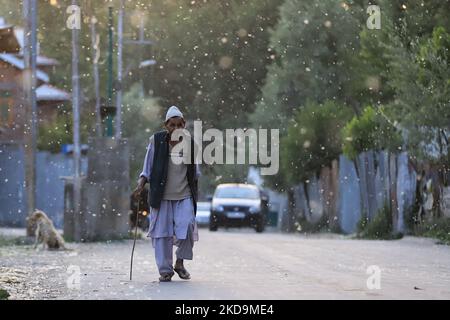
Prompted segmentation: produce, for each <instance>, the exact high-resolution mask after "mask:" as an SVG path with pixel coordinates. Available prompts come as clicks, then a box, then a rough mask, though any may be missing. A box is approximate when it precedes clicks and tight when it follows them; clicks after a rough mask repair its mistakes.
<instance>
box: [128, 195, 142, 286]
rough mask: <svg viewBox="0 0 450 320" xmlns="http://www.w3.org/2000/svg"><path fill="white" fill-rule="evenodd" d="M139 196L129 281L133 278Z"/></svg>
mask: <svg viewBox="0 0 450 320" xmlns="http://www.w3.org/2000/svg"><path fill="white" fill-rule="evenodd" d="M140 200H141V199H140V196H139V199H138V204H137V211H136V227H135V229H134V242H133V250H131V264H130V281H131V280H132V277H133V256H134V247H135V246H136V238H137V229H138V222H139V204H140V202H141V201H140Z"/></svg>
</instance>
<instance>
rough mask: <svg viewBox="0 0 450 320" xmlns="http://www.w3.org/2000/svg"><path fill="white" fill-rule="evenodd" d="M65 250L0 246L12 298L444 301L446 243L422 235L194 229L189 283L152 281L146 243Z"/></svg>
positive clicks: (0, 279) (449, 257)
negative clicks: (369, 237)
mask: <svg viewBox="0 0 450 320" xmlns="http://www.w3.org/2000/svg"><path fill="white" fill-rule="evenodd" d="M69 246H70V247H71V248H72V249H73V250H72V251H65V252H50V251H35V250H33V249H32V248H31V246H3V247H0V288H5V289H6V290H7V291H8V292H9V293H10V294H11V297H10V298H11V299H183V300H184V299H450V247H449V246H444V245H437V244H435V243H434V241H433V240H431V239H423V238H412V237H406V238H404V239H402V240H395V241H365V240H353V239H349V238H346V237H341V236H337V235H314V236H301V235H287V234H280V233H275V232H266V233H262V234H257V233H255V232H254V231H252V230H250V229H249V230H237V229H230V230H219V231H218V232H209V231H208V230H206V229H200V241H199V242H197V243H196V244H195V248H194V260H193V261H188V262H186V267H187V269H188V270H189V272H190V273H191V275H192V279H191V280H190V281H184V280H181V279H179V278H178V277H177V276H176V275H175V277H174V278H173V281H172V282H171V283H159V282H158V276H159V275H158V272H157V268H156V265H155V262H154V255H153V249H152V247H151V244H150V242H149V241H148V240H147V239H145V240H139V241H138V243H137V246H136V251H135V260H134V268H133V270H134V271H133V281H129V267H130V253H131V247H132V241H119V242H111V243H106V242H104V243H90V244H69Z"/></svg>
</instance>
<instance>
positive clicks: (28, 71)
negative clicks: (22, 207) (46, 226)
mask: <svg viewBox="0 0 450 320" xmlns="http://www.w3.org/2000/svg"><path fill="white" fill-rule="evenodd" d="M23 14H24V16H23V18H24V27H25V30H24V31H25V32H24V38H25V39H24V48H23V59H24V67H25V68H24V78H23V82H24V98H25V99H24V100H25V103H26V121H25V128H26V129H25V130H24V144H25V192H26V197H27V208H28V215H31V214H32V213H33V211H34V210H35V208H36V134H37V102H36V85H37V81H36V57H37V0H24V1H23ZM32 231H33V230H32V229H31V228H27V234H28V235H29V236H32Z"/></svg>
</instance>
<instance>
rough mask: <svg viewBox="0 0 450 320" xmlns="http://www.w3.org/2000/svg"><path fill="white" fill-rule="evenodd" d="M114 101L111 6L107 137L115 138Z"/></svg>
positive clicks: (110, 17) (110, 9)
mask: <svg viewBox="0 0 450 320" xmlns="http://www.w3.org/2000/svg"><path fill="white" fill-rule="evenodd" d="M112 99H113V7H112V5H111V4H110V6H109V7H108V94H107V108H109V111H110V112H107V114H106V136H107V137H112V136H113V115H112V112H111V110H112V107H113V103H112Z"/></svg>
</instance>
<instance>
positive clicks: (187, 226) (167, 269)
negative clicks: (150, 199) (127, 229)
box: [148, 197, 198, 275]
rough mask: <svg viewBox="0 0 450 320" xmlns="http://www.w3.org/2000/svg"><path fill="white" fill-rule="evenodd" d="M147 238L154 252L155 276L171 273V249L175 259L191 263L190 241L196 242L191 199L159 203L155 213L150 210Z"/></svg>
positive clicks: (191, 244)
mask: <svg viewBox="0 0 450 320" xmlns="http://www.w3.org/2000/svg"><path fill="white" fill-rule="evenodd" d="M148 236H149V237H151V238H152V244H153V247H154V248H155V260H156V265H157V266H158V270H159V273H160V274H161V275H164V274H172V273H173V246H174V245H175V246H177V247H178V248H177V250H176V252H175V255H176V257H177V259H183V260H192V259H193V247H194V241H197V240H198V231H197V228H196V223H195V215H194V206H193V202H192V198H190V197H189V198H186V199H182V200H163V201H162V202H161V206H160V208H159V209H154V208H152V209H151V213H150V228H149V234H148Z"/></svg>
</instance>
